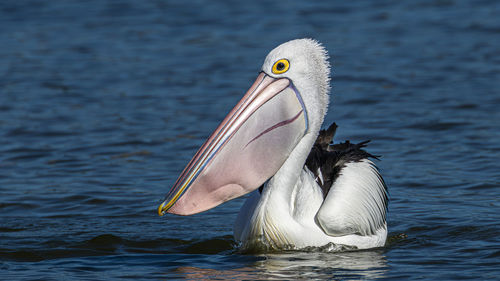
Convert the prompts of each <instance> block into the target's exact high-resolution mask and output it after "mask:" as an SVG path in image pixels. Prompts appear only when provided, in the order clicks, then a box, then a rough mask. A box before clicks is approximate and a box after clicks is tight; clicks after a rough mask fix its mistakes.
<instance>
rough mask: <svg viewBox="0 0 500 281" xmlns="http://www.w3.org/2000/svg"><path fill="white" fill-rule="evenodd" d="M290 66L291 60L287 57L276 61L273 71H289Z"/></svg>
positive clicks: (278, 72) (276, 72)
mask: <svg viewBox="0 0 500 281" xmlns="http://www.w3.org/2000/svg"><path fill="white" fill-rule="evenodd" d="M289 68H290V62H289V61H288V60H287V59H281V60H279V61H277V62H275V63H274V65H273V73H274V74H281V73H285V72H287V71H288V69H289Z"/></svg>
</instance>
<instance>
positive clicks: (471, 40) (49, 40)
mask: <svg viewBox="0 0 500 281" xmlns="http://www.w3.org/2000/svg"><path fill="white" fill-rule="evenodd" d="M499 19H500V4H499V2H498V1H496V0H485V1H458V0H456V1H453V0H441V1H410V0H408V1H352V2H348V1H315V2H314V3H309V2H307V1H245V2H236V1H234V2H231V1H131V0H129V1H98V0H93V1H55V0H54V1H2V2H1V3H0V46H1V47H0V279H2V280H12V279H26V280H40V279H41V280H65V279H68V280H73V279H89V280H96V279H105V280H113V279H133V280H136V279H148V280H151V279H195V280H196V279H219V280H220V279H235V280H241V279H246V280H256V279H288V280H290V279H304V280H308V279H329V280H331V279H337V280H359V279H370V280H373V279H394V280H422V279H429V280H458V279H460V280H462V279H481V280H491V279H498V278H499V277H498V275H499V274H500V227H499V220H500V209H499V207H500V201H499V199H500V192H499V191H500V189H499V187H500V161H499V160H498V159H499V157H500V143H499V139H500V126H499V125H500V110H499V106H500V92H499V91H500V90H499V89H500V20H499ZM301 37H313V38H316V39H318V40H319V41H321V42H322V43H323V44H324V45H325V47H326V48H327V49H328V50H329V51H330V56H331V59H330V60H331V63H332V65H333V67H334V69H333V75H332V87H333V88H332V103H331V106H330V109H329V112H328V115H327V117H326V122H328V123H331V122H333V121H335V122H336V123H337V124H338V125H339V129H338V130H337V136H336V139H337V140H338V141H341V140H345V139H350V140H351V141H363V140H366V139H371V140H372V142H371V143H370V145H369V151H370V152H371V153H373V154H378V155H382V158H381V161H379V162H377V165H378V166H379V167H380V169H381V172H382V174H383V175H384V178H385V180H386V182H387V184H388V186H389V189H390V197H391V202H390V207H389V215H388V224H389V231H390V235H389V236H390V237H389V239H388V243H387V246H386V247H384V248H380V249H374V250H368V251H354V252H340V253H328V252H324V251H321V249H317V250H314V251H309V252H282V253H254V254H250V253H242V252H241V251H239V249H238V244H237V243H236V242H235V241H234V239H233V238H232V223H233V221H234V220H235V217H236V214H237V211H238V210H239V206H240V205H241V204H242V202H243V200H244V198H239V199H236V200H233V201H230V202H228V203H226V204H224V205H221V206H219V207H217V208H215V209H212V210H210V211H208V212H205V213H202V214H199V215H195V216H191V217H177V216H172V215H169V216H166V217H158V215H157V214H156V208H157V206H158V204H159V203H161V201H162V199H163V197H164V195H165V194H166V193H167V192H168V190H169V189H170V187H171V185H172V184H173V182H174V181H175V179H176V177H177V176H178V174H179V173H180V171H181V170H182V169H183V168H184V166H185V165H186V164H187V162H188V160H189V159H190V158H191V157H192V155H193V154H194V152H195V151H196V150H197V148H198V147H199V146H200V145H201V144H202V143H203V141H204V139H205V138H206V137H207V136H208V135H209V134H210V133H211V131H212V130H213V129H214V128H215V127H216V126H217V124H218V123H219V122H220V121H221V120H222V118H223V117H224V116H225V114H226V113H227V112H228V111H229V110H230V109H231V108H232V106H233V105H234V104H235V103H236V102H237V101H238V100H239V98H240V97H241V96H242V95H243V93H244V92H245V91H246V90H247V89H248V87H249V86H250V85H251V83H252V82H253V80H254V79H255V77H256V75H257V74H258V71H259V70H260V66H261V64H262V62H263V60H264V57H265V56H266V54H267V53H268V52H269V51H270V50H271V49H272V48H274V47H275V46H277V45H279V44H280V43H282V42H285V41H288V40H290V39H294V38H301Z"/></svg>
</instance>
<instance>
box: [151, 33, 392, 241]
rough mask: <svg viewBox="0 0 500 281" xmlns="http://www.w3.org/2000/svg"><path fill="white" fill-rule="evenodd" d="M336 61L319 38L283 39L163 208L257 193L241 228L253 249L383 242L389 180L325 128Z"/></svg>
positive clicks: (356, 147) (239, 234) (191, 209)
mask: <svg viewBox="0 0 500 281" xmlns="http://www.w3.org/2000/svg"><path fill="white" fill-rule="evenodd" d="M329 75H330V65H329V63H328V54H327V51H326V50H325V48H324V47H323V46H322V45H321V44H320V43H319V42H317V41H315V40H313V39H296V40H292V41H289V42H286V43H283V44H281V45H280V46H278V47H276V48H275V49H274V50H272V51H271V52H270V53H269V54H268V55H267V57H266V59H265V61H264V64H263V66H262V69H261V72H260V74H259V75H258V77H257V79H256V81H255V82H254V84H253V85H252V86H251V87H250V89H249V90H248V91H247V93H246V94H245V95H244V96H243V98H242V99H241V100H240V101H239V102H238V104H236V106H235V107H234V108H233V109H232V110H231V112H229V114H228V115H227V116H226V117H225V119H224V120H223V121H222V123H221V124H220V125H219V126H218V127H217V128H216V130H215V131H214V132H213V133H212V134H211V135H210V137H209V138H208V139H207V140H206V142H205V143H204V144H203V145H202V147H201V148H200V149H199V150H198V152H197V153H196V154H195V155H194V157H193V158H192V159H191V161H190V162H189V163H188V165H187V166H186V168H185V169H184V170H183V172H182V173H181V175H180V176H179V178H178V179H177V181H176V182H175V184H174V186H173V187H172V189H171V190H170V191H169V193H168V194H167V195H166V198H165V200H164V201H163V203H162V204H161V205H160V206H159V208H158V213H159V214H160V215H163V214H165V213H167V212H168V213H172V214H177V215H191V214H195V213H199V212H203V211H205V210H208V209H211V208H213V207H215V206H217V205H219V204H221V203H223V202H226V201H228V200H231V199H234V198H237V197H240V196H243V195H245V194H248V193H251V194H250V195H249V196H248V198H247V200H246V201H245V203H244V204H243V206H242V208H241V210H240V212H239V214H238V217H237V220H236V223H235V226H234V236H235V238H236V240H237V241H240V242H241V244H242V246H243V247H247V248H252V247H265V249H285V250H286V249H303V248H306V247H322V246H325V245H345V246H350V247H353V248H357V249H367V248H373V247H381V246H383V245H384V244H385V240H386V238H387V223H386V212H387V204H388V195H387V187H386V185H385V183H384V180H383V179H382V177H381V175H380V174H379V171H378V169H377V167H376V166H375V164H374V163H373V161H372V160H371V159H374V158H376V157H375V156H373V155H372V154H369V153H368V152H366V151H365V150H364V149H363V148H364V147H365V146H366V143H367V142H362V143H359V144H353V143H350V142H349V141H346V142H344V143H338V144H332V138H333V135H334V133H335V130H336V128H337V126H336V125H335V124H333V125H331V126H330V127H329V128H328V129H327V130H320V129H321V126H322V124H323V119H324V116H325V114H326V112H327V109H328V103H329V92H330V86H329V84H330V83H329V82H330V81H329Z"/></svg>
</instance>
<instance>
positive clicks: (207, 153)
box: [158, 73, 307, 215]
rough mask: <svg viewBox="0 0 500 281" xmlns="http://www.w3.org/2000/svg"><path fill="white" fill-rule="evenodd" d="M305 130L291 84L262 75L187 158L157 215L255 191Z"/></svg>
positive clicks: (185, 212) (181, 212)
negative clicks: (187, 161)
mask: <svg viewBox="0 0 500 281" xmlns="http://www.w3.org/2000/svg"><path fill="white" fill-rule="evenodd" d="M306 131H307V113H306V111H305V108H304V105H303V102H302V98H301V96H300V93H299V92H298V91H297V90H296V89H295V87H294V86H293V84H292V83H291V81H290V80H289V79H286V78H282V79H275V78H272V77H270V76H268V75H266V74H265V73H261V74H260V75H259V76H258V77H257V80H256V81H255V83H254V84H253V85H252V87H251V88H250V89H249V90H248V92H247V93H246V94H245V96H243V98H242V99H241V100H240V101H239V102H238V104H237V105H236V106H235V107H234V108H233V109H232V110H231V112H230V113H229V114H228V115H227V116H226V118H224V120H223V121H222V123H221V124H220V125H219V126H218V127H217V129H216V130H215V131H214V132H213V133H212V135H210V137H209V138H208V139H207V141H206V142H205V143H204V144H203V146H202V147H201V148H200V149H199V150H198V152H197V153H196V154H195V156H194V157H193V159H191V161H190V162H189V164H188V165H187V166H186V168H185V169H184V171H183V172H182V173H181V175H180V176H179V178H178V179H177V181H176V182H175V184H174V186H173V187H172V189H171V190H170V192H169V193H168V194H167V196H166V198H165V201H164V202H163V203H162V204H161V205H160V206H159V208H158V214H159V215H163V214H165V213H166V212H168V213H173V214H178V215H191V214H195V213H199V212H203V211H206V210H208V209H211V208H213V207H215V206H217V205H219V204H221V203H223V202H226V201H228V200H231V199H234V198H236V197H239V196H242V195H244V194H247V193H249V192H251V191H253V190H255V189H257V188H258V187H259V186H260V185H262V184H263V183H264V182H265V181H266V180H268V179H269V178H271V177H272V176H273V175H274V174H275V173H276V172H277V171H278V170H279V168H280V167H281V165H283V163H284V162H285V160H286V159H287V158H288V156H289V155H290V153H291V151H292V150H293V148H294V147H295V146H296V145H297V143H298V142H299V141H300V139H301V138H302V137H303V136H304V133H305V132H306Z"/></svg>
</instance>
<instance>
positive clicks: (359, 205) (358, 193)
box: [316, 159, 387, 236]
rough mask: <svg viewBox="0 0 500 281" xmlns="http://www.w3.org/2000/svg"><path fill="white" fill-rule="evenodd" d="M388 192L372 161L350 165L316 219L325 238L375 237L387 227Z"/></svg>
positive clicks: (334, 185)
mask: <svg viewBox="0 0 500 281" xmlns="http://www.w3.org/2000/svg"><path fill="white" fill-rule="evenodd" d="M386 198H387V195H386V191H385V186H384V183H383V182H382V180H381V177H380V175H379V174H378V171H377V170H376V168H375V166H374V164H373V162H372V161H370V160H368V159H365V160H362V161H360V162H351V163H347V164H346V165H345V167H344V168H343V169H342V170H341V172H340V175H339V177H338V178H337V180H336V181H335V182H334V183H333V185H332V187H331V188H330V191H329V192H328V195H327V197H326V198H325V201H324V202H323V205H321V208H320V209H319V211H318V214H317V215H316V219H317V221H318V223H319V225H320V226H321V227H322V229H323V230H324V231H325V233H326V234H328V235H332V236H342V235H346V234H360V235H368V234H373V233H375V231H376V230H377V229H379V228H381V227H382V226H383V225H384V223H385V211H386V210H385V209H386V200H387V199H386Z"/></svg>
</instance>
